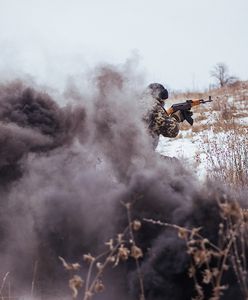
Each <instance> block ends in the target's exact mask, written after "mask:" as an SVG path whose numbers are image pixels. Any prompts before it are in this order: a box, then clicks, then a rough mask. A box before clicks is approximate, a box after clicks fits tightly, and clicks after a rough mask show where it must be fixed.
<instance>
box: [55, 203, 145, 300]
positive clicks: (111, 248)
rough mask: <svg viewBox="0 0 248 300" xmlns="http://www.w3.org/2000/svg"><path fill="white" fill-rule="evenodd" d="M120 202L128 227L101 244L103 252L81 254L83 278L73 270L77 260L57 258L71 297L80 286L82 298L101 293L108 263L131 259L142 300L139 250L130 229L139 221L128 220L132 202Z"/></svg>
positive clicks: (140, 253)
mask: <svg viewBox="0 0 248 300" xmlns="http://www.w3.org/2000/svg"><path fill="white" fill-rule="evenodd" d="M122 204H123V205H124V206H125V208H126V212H127V220H128V226H127V227H126V228H125V230H124V231H123V232H122V233H119V234H118V235H117V237H116V238H111V239H110V240H109V241H108V242H106V243H105V245H106V251H105V252H103V253H101V254H99V255H98V256H92V255H91V254H84V255H83V260H84V262H85V263H86V264H87V265H88V272H87V275H86V278H82V277H81V275H79V274H77V273H75V272H78V271H79V270H80V269H81V267H82V266H81V264H79V263H78V262H76V263H68V262H66V261H65V259H64V258H62V257H59V259H60V260H61V262H62V264H63V266H64V268H65V270H67V271H69V274H70V279H69V288H70V289H71V291H72V298H73V299H75V298H77V297H78V295H79V290H80V289H83V298H82V299H83V300H90V299H92V298H93V297H94V296H95V295H96V294H99V293H101V292H103V291H104V289H105V286H104V282H103V281H104V279H103V277H104V273H105V271H106V269H107V268H108V267H109V266H111V267H114V268H115V267H117V266H118V265H119V263H120V262H125V261H127V260H128V259H134V260H135V264H136V270H137V277H138V279H139V287H140V296H139V300H145V293H144V283H143V277H142V273H141V270H140V262H139V260H140V259H141V258H142V257H143V252H142V249H141V248H139V247H138V246H137V244H136V242H135V238H134V231H138V230H139V229H140V228H141V222H140V221H139V220H132V218H131V207H132V203H130V202H128V203H122Z"/></svg>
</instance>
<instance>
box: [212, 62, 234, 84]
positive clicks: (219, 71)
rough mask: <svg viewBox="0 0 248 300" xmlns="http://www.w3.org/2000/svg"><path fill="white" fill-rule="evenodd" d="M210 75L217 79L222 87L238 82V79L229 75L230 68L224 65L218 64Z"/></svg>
mask: <svg viewBox="0 0 248 300" xmlns="http://www.w3.org/2000/svg"><path fill="white" fill-rule="evenodd" d="M210 74H211V76H212V77H214V78H215V79H216V81H217V83H218V85H219V86H220V87H223V86H226V85H229V84H232V83H234V82H235V81H237V80H238V78H237V77H235V76H230V75H229V71H228V67H227V65H226V64H224V63H217V64H216V65H215V66H214V68H213V70H212V71H211V72H210Z"/></svg>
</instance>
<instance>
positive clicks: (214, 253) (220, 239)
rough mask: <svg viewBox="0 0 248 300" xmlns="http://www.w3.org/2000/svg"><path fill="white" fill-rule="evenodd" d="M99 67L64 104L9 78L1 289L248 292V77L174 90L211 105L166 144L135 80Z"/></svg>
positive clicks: (47, 293)
mask: <svg viewBox="0 0 248 300" xmlns="http://www.w3.org/2000/svg"><path fill="white" fill-rule="evenodd" d="M98 72H99V74H97V76H96V78H94V88H95V93H94V94H93V95H92V96H90V95H88V97H91V98H90V99H88V98H87V101H85V99H84V97H85V96H83V95H82V94H80V91H79V90H77V89H76V88H74V90H73V87H71V90H70V91H68V92H67V94H66V96H67V97H69V98H70V97H71V98H73V97H74V100H75V98H76V99H77V105H75V106H71V105H68V106H66V107H62V108H61V107H60V106H59V105H58V104H57V102H55V101H54V100H53V99H52V98H51V97H50V96H49V95H48V94H47V93H44V92H39V91H36V90H35V89H33V88H26V86H25V84H24V83H21V82H14V83H11V84H6V85H1V86H0V117H1V123H0V125H1V126H0V130H1V136H0V146H1V147H0V151H1V157H0V179H1V182H0V196H1V199H2V202H1V214H0V229H1V230H0V233H1V244H0V245H1V247H0V263H1V266H2V268H1V278H2V281H1V287H0V299H5V300H10V299H25V300H26V299H32V300H34V299H35V300H36V299H37V300H39V299H46V300H47V299H51V300H54V299H82V300H89V299H96V300H97V299H104V300H105V299H111V300H115V299H119V300H127V299H130V300H134V299H135V300H136V299H137V300H162V299H163V300H191V299H195V300H205V299H206V300H210V299H211V300H220V299H221V300H222V299H223V300H233V299H234V297H235V299H236V300H242V299H248V281H247V271H248V270H247V269H248V259H247V257H248V254H247V253H248V252H247V251H248V244H247V241H248V239H247V237H248V230H247V229H248V212H247V208H248V204H247V179H248V157H247V154H248V148H247V146H248V145H247V131H248V83H247V82H238V83H236V84H234V85H230V86H227V87H224V88H222V89H213V90H209V91H207V92H205V93H181V94H175V93H174V95H173V99H171V100H170V101H171V102H170V103H168V105H170V104H171V103H173V102H175V103H176V102H181V101H185V100H186V99H191V98H196V97H203V98H207V97H208V96H209V95H211V96H212V97H213V102H212V103H209V104H205V105H202V106H199V107H197V108H195V109H194V125H193V126H192V127H191V126H190V125H187V124H184V123H183V124H181V125H182V126H181V130H180V134H179V135H178V137H176V138H175V139H168V138H161V139H160V143H159V146H158V148H157V150H156V152H154V151H153V150H152V149H151V146H150V140H148V139H147V132H146V131H145V129H144V124H143V122H142V119H141V118H140V121H137V120H136V119H135V118H137V113H138V111H139V110H138V108H137V107H136V106H135V105H136V104H135V103H134V101H133V97H134V95H136V94H135V93H134V91H130V89H128V88H126V87H127V86H128V87H129V86H130V82H129V81H128V82H125V80H126V77H125V76H123V74H122V73H121V72H119V70H115V69H113V68H109V67H104V68H102V69H99V70H98ZM116 97H119V99H120V100H122V101H116ZM126 99H130V100H126ZM89 100H90V101H89ZM124 100H126V102H125V101H124ZM80 101H81V102H80ZM134 120H136V121H134ZM164 156H169V157H175V158H176V159H169V158H164Z"/></svg>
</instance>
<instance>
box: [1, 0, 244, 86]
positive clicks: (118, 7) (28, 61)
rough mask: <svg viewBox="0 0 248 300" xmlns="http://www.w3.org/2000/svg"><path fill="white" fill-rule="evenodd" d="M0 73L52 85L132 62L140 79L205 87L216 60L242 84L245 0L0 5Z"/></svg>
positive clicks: (18, 0) (16, 1)
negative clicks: (141, 73) (104, 66)
mask: <svg viewBox="0 0 248 300" xmlns="http://www.w3.org/2000/svg"><path fill="white" fill-rule="evenodd" d="M0 48H1V60H0V73H1V76H3V74H4V73H5V74H6V76H7V75H9V76H13V74H16V73H17V74H18V72H19V73H21V72H23V73H25V74H30V75H33V76H37V78H39V79H40V80H41V81H42V80H45V79H47V78H50V77H51V78H53V80H54V78H57V79H59V78H60V76H62V75H61V74H68V75H71V74H73V73H80V70H83V69H84V68H92V67H93V66H94V65H96V64H97V63H98V62H108V63H112V64H121V63H124V62H125V61H126V60H127V59H130V58H133V57H138V58H139V68H140V69H141V70H142V69H143V70H144V72H145V73H146V80H147V81H158V82H161V83H164V84H165V85H167V86H169V87H170V88H172V89H193V88H205V87H208V85H209V83H210V82H211V78H210V70H211V68H212V67H213V66H214V65H215V64H216V63H218V62H224V63H226V64H227V65H228V67H229V69H230V73H231V74H232V75H236V76H238V77H240V78H241V79H244V80H247V79H248V76H247V70H248V59H247V55H248V0H170V1H169V0H0Z"/></svg>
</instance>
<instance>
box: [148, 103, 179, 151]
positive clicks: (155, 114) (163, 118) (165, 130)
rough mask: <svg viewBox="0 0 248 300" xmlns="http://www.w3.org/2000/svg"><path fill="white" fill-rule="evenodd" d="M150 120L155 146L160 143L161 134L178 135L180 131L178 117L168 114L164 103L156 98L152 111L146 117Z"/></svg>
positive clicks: (167, 135)
mask: <svg viewBox="0 0 248 300" xmlns="http://www.w3.org/2000/svg"><path fill="white" fill-rule="evenodd" d="M146 120H147V122H148V130H149V133H150V135H151V136H152V137H153V139H154V142H153V144H154V145H153V146H154V147H156V146H157V144H158V139H159V135H160V134H162V135H163V136H165V137H170V138H172V137H176V136H177V135H178V132H179V120H177V119H176V117H173V116H168V115H167V113H166V110H165V109H164V107H163V105H162V104H161V103H160V102H159V101H158V100H156V101H155V103H154V106H153V107H152V109H151V111H150V112H149V114H148V115H147V118H146Z"/></svg>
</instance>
